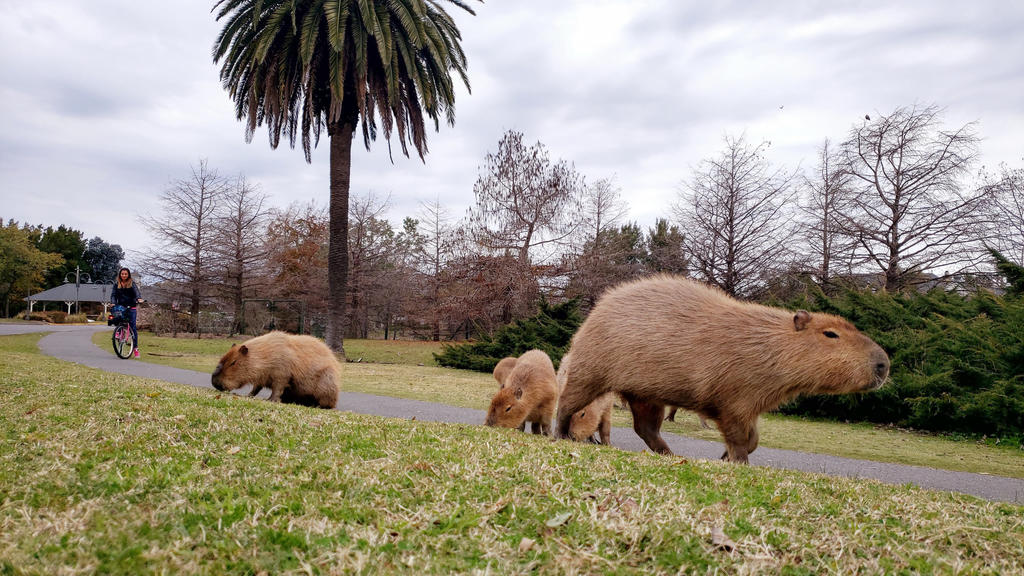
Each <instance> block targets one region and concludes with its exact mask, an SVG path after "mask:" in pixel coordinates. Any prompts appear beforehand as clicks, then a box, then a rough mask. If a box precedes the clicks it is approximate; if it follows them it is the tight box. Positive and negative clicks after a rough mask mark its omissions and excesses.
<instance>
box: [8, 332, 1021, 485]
mask: <svg viewBox="0 0 1024 576" xmlns="http://www.w3.org/2000/svg"><path fill="white" fill-rule="evenodd" d="M105 329H107V328H106V327H105V326H60V327H54V326H43V327H40V326H38V325H35V326H33V325H16V324H7V325H0V335H2V334H17V333H24V332H40V331H47V332H52V333H51V334H49V335H48V336H46V337H44V338H43V339H41V340H40V341H39V347H40V349H41V350H42V352H43V353H44V354H47V355H49V356H54V357H56V358H60V359H62V360H66V361H69V362H75V363H77V364H82V365H85V366H89V367H92V368H98V369H100V370H104V371H107V372H117V373H120V374H128V375H132V376H139V377H143V378H153V379H157V380H164V381H167V382H175V383H179V384H187V385H189V386H195V387H199V388H208V389H211V390H212V389H213V388H212V386H211V385H210V375H209V374H206V373H203V372H195V371H192V370H182V369H179V368H172V367H169V366H161V365H158V364H150V363H147V362H139V361H134V360H120V359H118V358H117V357H116V356H114V354H113V352H112V351H111V350H107V349H101V348H99V347H97V346H96V345H94V344H93V343H92V341H91V337H92V334H93V333H94V332H95V331H97V330H105ZM343 381H344V380H343ZM266 393H267V392H264V393H263V394H264V395H266ZM338 409H340V410H348V411H351V412H357V413H361V414H373V415H377V416H384V417H388V418H406V419H416V420H426V421H437V422H452V423H463V424H481V423H482V422H483V420H484V413H483V412H482V411H479V410H472V409H468V408H458V407H454V406H448V405H445V404H437V403H431V402H421V401H417V400H405V399H401V398H391V397H385V396H374V395H370V394H358V393H352V392H344V391H343V392H342V393H341V395H340V396H339V400H338ZM664 437H665V441H666V442H668V445H669V446H670V447H671V448H672V451H673V452H675V454H676V456H674V457H675V458H718V457H719V456H720V455H721V453H722V450H723V448H722V444H720V443H717V442H708V441H705V440H697V439H693V438H687V437H685V436H679V435H675V434H667V433H666V434H664ZM612 444H613V445H614V446H616V447H617V448H621V449H624V450H633V451H642V450H645V449H646V446H645V445H644V444H643V442H642V441H641V440H640V439H639V438H638V437H637V435H636V434H634V433H633V431H632V430H630V429H628V428H616V429H615V430H613V431H612ZM750 463H751V464H752V465H755V466H773V467H777V468H787V469H794V470H803V471H805V472H814V473H820V474H830V475H834V476H846V477H851V478H871V479H875V480H879V481H882V482H886V483H890V484H914V485H917V486H920V487H922V488H927V489H933V490H945V491H949V492H960V493H964V494H970V495H972V496H977V497H980V498H985V499H987V500H994V501H1002V502H1014V503H1024V480H1020V479H1016V478H1005V477H1001V476H992V475H987V474H972V473H968V472H953V471H949V470H938V469H933V468H925V467H920V466H904V465H899V464H889V463H881V462H871V461H867V460H854V459H849V458H838V457H835V456H827V455H822V454H809V453H804V452H795V451H791V450H778V449H772V448H758V450H757V451H756V452H755V453H754V454H752V455H751V457H750Z"/></svg>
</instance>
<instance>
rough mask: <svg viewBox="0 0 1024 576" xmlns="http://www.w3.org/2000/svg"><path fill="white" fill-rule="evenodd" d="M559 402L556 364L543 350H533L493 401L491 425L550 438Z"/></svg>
mask: <svg viewBox="0 0 1024 576" xmlns="http://www.w3.org/2000/svg"><path fill="white" fill-rule="evenodd" d="M556 402H558V383H557V382H556V380H555V365H554V364H552V362H551V358H549V357H548V355H547V353H546V352H544V351H542V350H530V351H528V352H526V353H524V354H523V355H522V356H520V357H519V358H518V359H517V360H516V363H515V366H514V367H513V368H512V370H511V371H510V372H509V373H508V376H507V377H506V378H505V385H504V387H502V389H501V390H498V393H497V394H495V395H494V398H493V399H491V407H490V409H489V410H488V411H487V419H486V420H485V421H484V423H485V424H487V425H488V426H499V427H502V428H519V429H520V430H525V429H526V422H530V429H531V430H532V432H533V433H534V434H545V435H549V434H550V433H551V431H552V428H551V421H552V420H553V419H554V417H555V403H556Z"/></svg>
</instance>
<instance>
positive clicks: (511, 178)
mask: <svg viewBox="0 0 1024 576" xmlns="http://www.w3.org/2000/svg"><path fill="white" fill-rule="evenodd" d="M582 190H583V178H582V176H580V175H579V174H578V173H577V172H576V170H575V168H573V166H572V165H571V164H569V163H567V162H565V161H564V160H562V161H559V162H557V163H552V162H551V160H550V159H549V158H548V152H547V149H546V148H545V147H544V145H543V144H541V143H540V142H538V143H537V144H535V145H533V146H527V145H525V144H524V143H523V135H522V134H521V133H519V132H515V131H511V130H510V131H509V132H507V133H506V134H505V136H504V137H502V139H501V141H500V142H499V143H498V151H497V152H496V153H494V154H490V153H488V154H487V157H486V159H485V160H484V168H483V174H481V175H480V176H479V178H477V181H476V184H475V185H474V186H473V194H474V195H475V196H476V204H475V206H473V207H472V208H470V212H469V216H470V223H471V226H472V229H473V233H474V238H475V239H476V241H477V242H478V243H479V244H480V245H481V246H483V247H484V248H486V249H487V250H488V251H489V252H490V253H491V254H509V255H512V256H514V257H515V258H516V259H517V260H519V262H521V263H523V264H524V265H525V264H528V263H529V262H531V256H533V254H532V252H534V251H536V249H537V248H541V247H544V246H547V245H551V244H554V243H556V242H559V241H561V240H563V239H565V238H566V237H567V236H568V235H569V234H570V233H572V231H573V230H574V229H575V227H576V225H577V223H578V222H577V218H578V214H579V213H580V194H581V192H582ZM542 259H543V258H538V260H542Z"/></svg>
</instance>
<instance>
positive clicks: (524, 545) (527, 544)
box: [519, 538, 537, 554]
mask: <svg viewBox="0 0 1024 576" xmlns="http://www.w3.org/2000/svg"><path fill="white" fill-rule="evenodd" d="M536 543H537V541H536V540H534V539H532V538H523V539H522V540H520V541H519V553H520V554H523V553H525V552H527V551H529V550H530V548H533V545H534V544H536Z"/></svg>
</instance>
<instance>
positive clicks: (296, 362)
mask: <svg viewBox="0 0 1024 576" xmlns="http://www.w3.org/2000/svg"><path fill="white" fill-rule="evenodd" d="M340 370H341V365H340V364H339V363H338V360H337V358H335V357H334V353H333V352H331V349H330V348H328V347H327V345H326V344H324V343H323V341H321V340H319V339H317V338H314V337H312V336H294V335H292V334H286V333H284V332H269V333H267V334H264V335H263V336H258V337H256V338H251V339H249V340H246V341H245V342H244V343H243V344H242V345H241V346H232V347H231V349H230V350H228V351H227V353H226V354H224V356H223V357H222V358H221V359H220V363H218V364H217V368H216V369H215V370H214V371H213V376H212V377H211V378H210V380H211V382H212V383H213V387H214V388H216V389H217V390H223V391H231V390H237V389H238V388H241V387H243V386H245V385H247V384H251V385H252V391H251V392H250V393H249V395H250V396H255V395H256V394H258V393H259V391H260V390H262V389H263V388H269V389H270V398H268V400H270V401H271V402H286V403H293V404H303V405H305V406H319V407H321V408H334V405H335V404H337V403H338V372H339V371H340Z"/></svg>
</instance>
